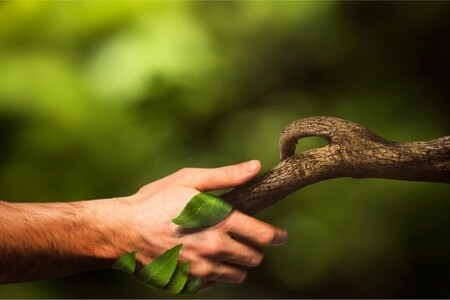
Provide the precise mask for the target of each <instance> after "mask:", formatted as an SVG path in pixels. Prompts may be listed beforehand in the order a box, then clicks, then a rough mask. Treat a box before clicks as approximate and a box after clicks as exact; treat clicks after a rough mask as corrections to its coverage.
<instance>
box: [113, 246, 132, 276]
mask: <svg viewBox="0 0 450 300" xmlns="http://www.w3.org/2000/svg"><path fill="white" fill-rule="evenodd" d="M136 253H137V251H136V250H134V251H131V252H129V253H127V254H125V255H122V256H121V257H119V258H118V259H117V260H116V262H115V263H114V264H113V265H112V268H113V269H116V270H119V271H123V272H125V273H128V274H132V273H133V272H134V269H135V268H136Z"/></svg>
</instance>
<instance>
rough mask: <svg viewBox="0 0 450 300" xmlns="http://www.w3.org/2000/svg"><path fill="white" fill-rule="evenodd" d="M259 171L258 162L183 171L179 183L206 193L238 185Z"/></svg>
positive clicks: (259, 165) (252, 161)
mask: <svg viewBox="0 0 450 300" xmlns="http://www.w3.org/2000/svg"><path fill="white" fill-rule="evenodd" d="M260 169H261V164H260V162H259V161H258V160H250V161H247V162H243V163H240V164H237V165H232V166H225V167H220V168H214V169H190V168H189V169H183V170H181V171H180V172H179V173H180V177H179V183H180V184H182V185H185V186H189V187H192V188H195V189H197V190H199V191H202V192H206V191H211V190H220V189H225V188H230V187H234V186H237V185H240V184H242V183H244V182H246V181H248V180H250V179H251V178H253V177H255V176H256V174H258V173H259V171H260Z"/></svg>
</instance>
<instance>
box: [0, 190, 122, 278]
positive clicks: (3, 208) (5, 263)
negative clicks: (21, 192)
mask: <svg viewBox="0 0 450 300" xmlns="http://www.w3.org/2000/svg"><path fill="white" fill-rule="evenodd" d="M121 202H123V200H122V199H120V198H117V199H111V200H94V201H80V202H69V203H8V202H0V212H1V214H0V216H1V217H0V265H1V266H2V267H1V268H0V283H11V282H19V281H28V280H36V279H43V278H54V277H61V276H66V275H70V274H73V273H77V272H81V271H85V270H89V269H95V268H104V267H108V266H110V265H111V263H112V262H113V261H114V259H115V258H116V257H117V256H118V255H119V254H120V252H122V253H123V252H124V251H121V249H117V248H118V245H114V244H113V243H114V241H115V240H116V239H117V235H118V234H120V232H121V231H117V230H115V229H116V228H114V226H115V225H119V223H120V220H118V217H120V215H117V209H118V208H119V207H120V206H121V205H123V204H121ZM113 220H115V222H112V221H113Z"/></svg>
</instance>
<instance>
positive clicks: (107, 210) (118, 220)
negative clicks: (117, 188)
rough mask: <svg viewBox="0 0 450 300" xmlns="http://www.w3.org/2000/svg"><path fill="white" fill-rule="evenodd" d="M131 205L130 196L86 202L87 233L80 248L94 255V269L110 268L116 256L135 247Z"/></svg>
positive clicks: (92, 256)
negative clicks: (130, 229) (130, 228)
mask: <svg viewBox="0 0 450 300" xmlns="http://www.w3.org/2000/svg"><path fill="white" fill-rule="evenodd" d="M130 208H131V207H130V202H129V201H128V198H127V197H124V198H113V199H101V200H91V201H85V202H84V220H83V223H84V227H85V228H86V236H85V237H81V239H82V240H83V242H82V243H80V244H79V251H81V253H80V255H82V256H87V257H89V258H91V263H92V266H91V267H92V268H97V269H98V268H109V267H111V266H112V264H113V263H114V262H115V261H116V260H117V258H119V257H120V256H122V255H123V254H125V253H126V252H129V251H131V250H133V249H131V248H132V247H133V245H132V244H133V243H132V240H133V234H132V232H130V231H129V223H130V216H131V209H130Z"/></svg>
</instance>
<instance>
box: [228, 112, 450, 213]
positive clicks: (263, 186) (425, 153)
mask: <svg viewBox="0 0 450 300" xmlns="http://www.w3.org/2000/svg"><path fill="white" fill-rule="evenodd" d="M309 136H320V137H322V138H324V139H326V140H327V141H328V142H329V144H328V145H326V146H324V147H322V148H318V149H313V150H309V151H305V152H303V153H300V154H295V148H296V145H297V142H298V140H299V139H301V138H303V137H309ZM280 157H281V162H280V163H279V164H278V165H276V166H275V167H274V168H273V169H272V170H270V171H268V172H267V173H265V174H263V175H262V176H260V177H258V178H255V179H254V180H252V181H250V182H248V183H246V184H244V185H242V186H239V187H237V188H236V189H234V190H232V191H231V192H228V193H226V194H223V195H222V196H221V198H222V199H224V200H225V201H227V202H229V203H231V204H232V205H233V206H234V207H235V208H237V209H239V210H241V211H243V212H246V213H249V214H254V213H257V212H259V211H261V210H263V209H265V208H267V207H269V206H271V205H272V204H274V203H276V202H277V201H279V200H281V199H283V198H284V197H286V196H287V195H289V194H291V193H293V192H295V191H296V190H298V189H300V188H302V187H304V186H307V185H309V184H313V183H316V182H319V181H323V180H327V179H331V178H338V177H353V178H388V179H397V180H409V181H428V182H443V183H450V136H445V137H441V138H438V139H435V140H432V141H427V142H410V143H397V142H392V141H388V140H385V139H383V138H381V137H379V136H377V135H376V134H374V133H373V132H371V131H369V130H368V129H366V128H365V127H363V126H361V125H359V124H356V123H353V122H350V121H347V120H343V119H338V118H332V117H312V118H307V119H302V120H297V121H294V122H292V123H291V124H289V125H288V126H287V127H286V128H285V129H284V130H283V132H282V133H281V137H280Z"/></svg>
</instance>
